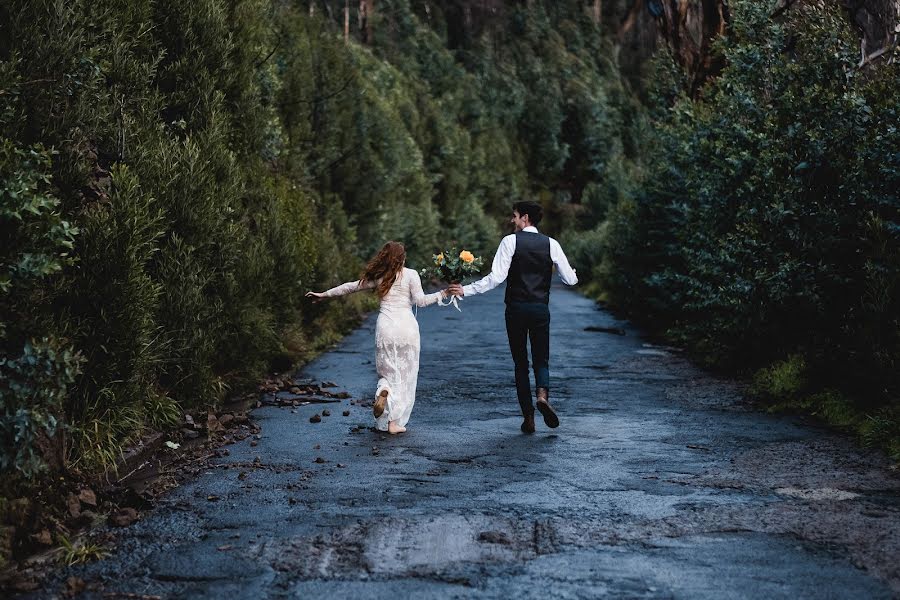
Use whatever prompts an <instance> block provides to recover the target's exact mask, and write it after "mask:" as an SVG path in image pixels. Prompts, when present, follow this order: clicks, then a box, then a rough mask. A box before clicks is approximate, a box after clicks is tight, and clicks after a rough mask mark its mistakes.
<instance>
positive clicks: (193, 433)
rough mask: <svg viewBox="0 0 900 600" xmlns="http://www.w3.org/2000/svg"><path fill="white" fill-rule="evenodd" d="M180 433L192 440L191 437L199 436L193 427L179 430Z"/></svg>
mask: <svg viewBox="0 0 900 600" xmlns="http://www.w3.org/2000/svg"><path fill="white" fill-rule="evenodd" d="M181 435H183V436H184V437H186V438H187V439H189V440H193V439H196V438H198V437H200V434H199V433H197V432H196V431H194V430H193V429H187V428H184V429H182V430H181Z"/></svg>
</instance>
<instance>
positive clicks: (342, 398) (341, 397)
mask: <svg viewBox="0 0 900 600" xmlns="http://www.w3.org/2000/svg"><path fill="white" fill-rule="evenodd" d="M334 397H335V398H340V399H341V400H346V399H347V398H349V397H350V393H349V392H341V393H340V394H335V395H334Z"/></svg>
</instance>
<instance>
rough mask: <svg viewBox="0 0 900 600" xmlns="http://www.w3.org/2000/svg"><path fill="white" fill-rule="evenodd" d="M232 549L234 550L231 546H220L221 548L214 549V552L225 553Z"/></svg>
mask: <svg viewBox="0 0 900 600" xmlns="http://www.w3.org/2000/svg"><path fill="white" fill-rule="evenodd" d="M232 548H234V546H233V545H232V544H222V545H221V546H219V547H218V548H216V550H218V551H219V552H227V551H229V550H231V549H232Z"/></svg>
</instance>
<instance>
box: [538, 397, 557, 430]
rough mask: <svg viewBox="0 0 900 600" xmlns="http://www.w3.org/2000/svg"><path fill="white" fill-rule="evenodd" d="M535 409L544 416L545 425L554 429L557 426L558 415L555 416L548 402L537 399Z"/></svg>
mask: <svg viewBox="0 0 900 600" xmlns="http://www.w3.org/2000/svg"><path fill="white" fill-rule="evenodd" d="M537 409H538V410H539V411H541V415H543V417H544V425H546V426H547V427H549V428H550V429H556V428H557V427H559V417H557V416H556V413H555V412H554V411H553V407H552V406H550V403H549V402H544V401H543V400H538V401H537ZM532 422H533V421H532Z"/></svg>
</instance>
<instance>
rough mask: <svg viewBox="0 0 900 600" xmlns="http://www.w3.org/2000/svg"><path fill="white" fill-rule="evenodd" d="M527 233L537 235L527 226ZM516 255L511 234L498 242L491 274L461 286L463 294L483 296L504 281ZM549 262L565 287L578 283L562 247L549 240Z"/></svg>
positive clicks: (524, 230) (535, 231) (535, 228)
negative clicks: (550, 261)
mask: <svg viewBox="0 0 900 600" xmlns="http://www.w3.org/2000/svg"><path fill="white" fill-rule="evenodd" d="M522 231H523V232H528V233H537V232H538V230H537V227H532V226H528V227H526V228H524V229H523V230H522ZM515 253H516V234H514V233H512V234H510V235H508V236H506V237H505V238H503V240H502V241H501V242H500V247H499V248H497V254H495V255H494V263H493V264H492V265H491V272H490V273H489V274H488V275H487V276H486V277H482V278H481V279H479V280H478V281H475V282H473V283H470V284H469V285H466V286H463V294H465V295H466V296H471V295H472V294H483V293H485V292H488V291H490V290H492V289H494V288H495V287H497V286H498V285H500V284H501V283H503V282H504V281H506V277H507V275H509V266H510V265H511V264H512V259H513V255H515ZM550 260H552V261H553V264H554V265H556V270H557V272H558V273H559V278H560V279H562V281H563V283H565V284H566V285H575V284H576V283H578V277H577V276H576V275H575V269H573V268H572V267H571V266H570V265H569V259H567V258H566V255H565V253H564V252H563V249H562V246H560V245H559V242H557V241H556V240H554V239H553V238H550Z"/></svg>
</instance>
